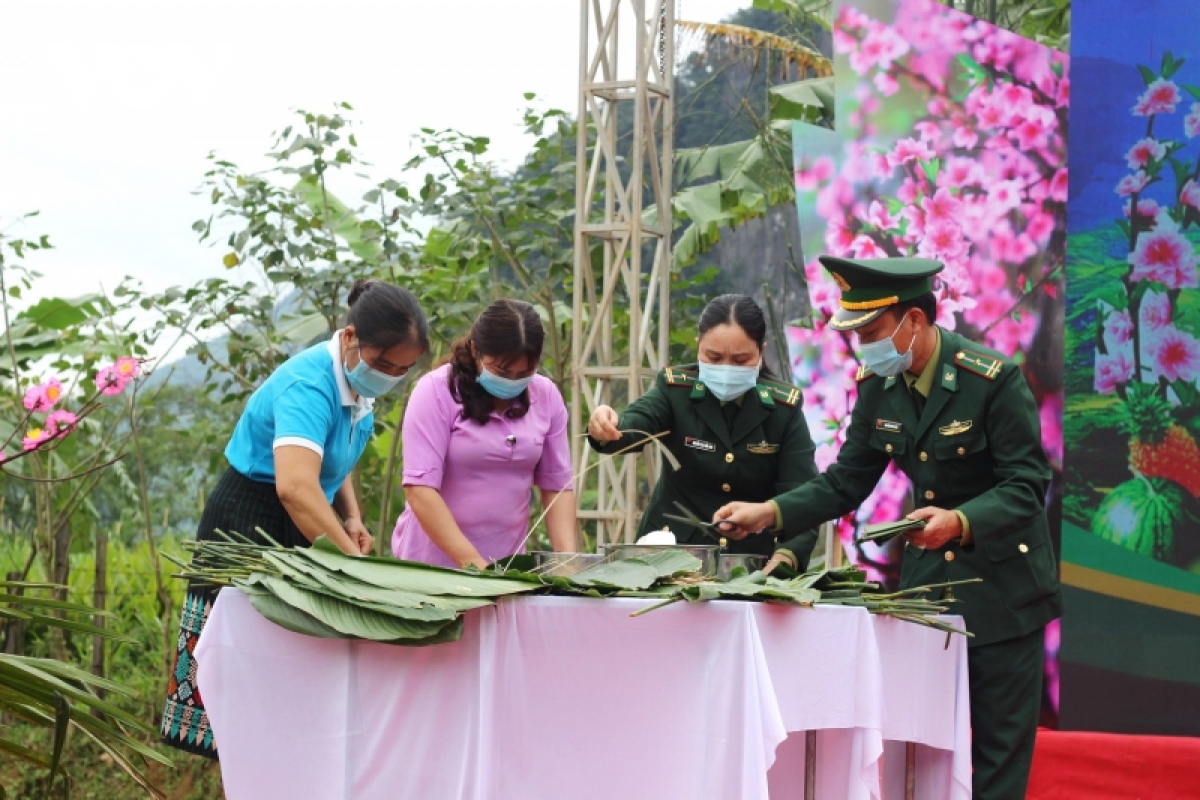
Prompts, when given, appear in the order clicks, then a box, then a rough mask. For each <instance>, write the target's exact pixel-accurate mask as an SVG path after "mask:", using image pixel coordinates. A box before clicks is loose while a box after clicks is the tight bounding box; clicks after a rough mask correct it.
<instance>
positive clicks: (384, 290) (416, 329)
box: [346, 278, 429, 351]
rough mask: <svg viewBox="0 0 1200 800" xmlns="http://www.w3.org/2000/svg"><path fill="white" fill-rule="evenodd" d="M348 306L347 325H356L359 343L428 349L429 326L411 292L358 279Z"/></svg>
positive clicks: (387, 347)
mask: <svg viewBox="0 0 1200 800" xmlns="http://www.w3.org/2000/svg"><path fill="white" fill-rule="evenodd" d="M346 303H347V304H348V305H349V306H350V310H349V311H347V312H346V325H347V326H349V325H353V326H354V335H355V336H356V337H357V338H358V341H359V343H360V344H364V345H366V346H367V347H378V348H379V349H381V350H388V349H390V348H393V347H395V346H396V345H398V344H412V345H416V346H417V347H420V348H421V350H423V351H424V350H428V349H429V323H428V322H427V321H426V320H425V312H424V311H422V310H421V304H420V303H418V302H417V298H416V297H415V296H414V295H413V293H412V292H410V291H409V290H408V289H402V288H401V287H399V286H396V285H395V284H391V283H388V282H387V281H381V280H376V279H374V278H369V279H365V280H357V281H355V282H354V285H353V286H351V287H350V296H349V297H348V298H347V299H346Z"/></svg>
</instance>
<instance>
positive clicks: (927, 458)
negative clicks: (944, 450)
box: [921, 451, 929, 461]
mask: <svg viewBox="0 0 1200 800" xmlns="http://www.w3.org/2000/svg"><path fill="white" fill-rule="evenodd" d="M921 460H922V461H928V460H929V453H926V452H924V451H922V452H921Z"/></svg>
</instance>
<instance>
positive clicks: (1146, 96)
mask: <svg viewBox="0 0 1200 800" xmlns="http://www.w3.org/2000/svg"><path fill="white" fill-rule="evenodd" d="M1179 100H1180V95H1179V87H1178V86H1176V85H1175V82H1174V81H1169V80H1167V79H1165V78H1159V79H1158V80H1156V81H1154V83H1152V84H1150V85H1149V86H1147V87H1146V91H1145V92H1144V93H1143V94H1142V96H1141V97H1139V98H1138V101H1137V105H1135V106H1134V107H1133V113H1134V115H1135V116H1138V117H1148V116H1150V115H1151V114H1173V113H1175V106H1176V105H1177V104H1178V103H1179Z"/></svg>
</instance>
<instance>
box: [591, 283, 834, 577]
mask: <svg viewBox="0 0 1200 800" xmlns="http://www.w3.org/2000/svg"><path fill="white" fill-rule="evenodd" d="M766 334H767V325H766V321H765V320H764V319H763V312H762V309H760V308H759V307H758V304H756V303H755V302H754V301H753V300H751V299H750V298H749V297H746V296H744V295H736V294H726V295H722V296H720V297H718V298H716V299H715V300H713V301H712V302H710V303H709V304H708V306H707V307H705V309H704V313H703V314H701V315H700V336H699V338H698V339H697V340H696V341H697V342H698V350H699V357H700V358H699V363H697V364H688V365H686V366H683V367H668V368H667V369H664V370H662V371H661V372H659V373H658V378H657V380H656V382H655V385H654V388H652V389H650V391H648V392H647V393H646V394H644V395H642V396H641V397H639V398H637V399H636V400H635V401H633V403H632V404H630V406H629V408H627V409H625V411H624V412H623V413H622V414H620V416H618V415H617V413H616V412H614V411H613V410H612V409H611V408H609V407H608V406H600V407H598V408H597V409H596V410H595V412H594V413H593V414H592V418H591V420H590V422H589V423H588V434H589V437H588V440H589V442H590V443H591V445H592V447H593V448H594V449H596V450H598V451H600V452H602V453H611V452H615V451H617V450H621V449H623V448H625V447H628V446H630V445H631V444H634V443H636V442H638V441H639V440H641V439H645V438H646V434H650V435H653V434H657V433H661V432H663V431H670V433H668V434H667V435H666V436H665V437H663V438H662V439H660V440H659V441H661V442H662V443H663V444H664V445H665V446H666V448H667V449H668V450H670V452H671V454H672V455H673V456H675V458H676V460H678V461H679V464H680V469H679V471H678V472H675V471H672V469H671V468H670V467H669V466H668V465H667V464H665V463H664V464H663V469H662V470H661V472H660V475H661V479H660V480H659V482H658V484H657V485H656V486H655V487H654V494H653V495H652V496H651V498H650V506H649V508H647V509H646V513H645V514H643V515H642V521H641V524H640V525H639V526H638V535H639V536H641V535H642V534H644V533H646V532H647V531H650V530H659V529H662V528H664V527H665V528H669V529H670V530H671V531H672V533H674V534H675V537H676V541H678V542H680V543H689V544H716V542H717V537H718V534H716V533H714V532H712V530H711V529H705V528H696V527H688V526H685V525H683V524H681V523H676V522H671V521H669V520H667V519H665V518H664V517H663V515H664V514H674V515H678V514H679V510H678V508H677V507H676V505H675V503H676V502H678V503H681V504H682V505H683V506H685V507H686V508H688V509H689V510H690V511H692V513H694V514H696V515H697V516H698V517H699V518H700V519H709V518H711V517H712V515H713V512H715V511H716V510H717V509H718V508H720V507H721V506H723V505H725V504H726V503H728V502H729V501H731V500H744V501H747V502H763V501H766V500H769V499H770V498H772V497H774V496H775V495H777V494H781V493H782V492H785V491H787V490H788V489H791V488H794V487H796V486H799V485H800V484H802V483H804V482H805V481H807V480H810V479H811V478H815V477H816V475H817V470H816V465H815V463H814V462H813V441H812V437H811V436H810V435H809V432H808V425H807V423H806V422H805V420H804V414H803V413H802V412H801V400H800V390H799V389H797V388H796V387H795V386H791V385H789V384H785V383H780V382H778V381H774V380H770V379H769V377H764V376H769V375H770V372H769V370H767V368H766V367H764V366H763V347H764V342H765V340H766ZM622 431H624V432H625V433H622ZM634 431H638V432H636V433H635V432H634ZM637 449H641V448H637ZM815 542H816V532H815V531H807V532H805V533H804V534H802V535H800V536H799V537H793V539H792V541H791V542H789V546H790V548H791V549H792V550H794V551H796V555H797V556H798V557H799V558H800V559H801V562H802V563H803V562H806V561H807V559H808V555H809V553H810V552H811V551H812V548H813V545H814V544H815ZM774 550H775V535H774V534H773V533H770V532H764V533H761V534H758V535H754V536H748V537H746V538H744V539H742V540H740V541H737V542H733V541H731V542H730V551H731V552H735V553H761V554H764V555H769V554H771V553H772V552H773V551H774Z"/></svg>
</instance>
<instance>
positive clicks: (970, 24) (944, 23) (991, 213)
mask: <svg viewBox="0 0 1200 800" xmlns="http://www.w3.org/2000/svg"><path fill="white" fill-rule="evenodd" d="M835 11H836V19H835V25H834V33H833V42H834V50H835V84H836V89H837V101H836V102H837V107H836V126H835V130H833V131H830V130H826V129H821V128H815V127H812V126H808V125H803V124H797V125H796V129H795V131H794V135H793V142H794V151H795V169H796V201H797V206H798V211H799V215H800V227H801V243H802V246H803V255H804V258H805V260H806V273H807V278H808V284H809V291H810V295H811V300H812V306H813V320H812V327H811V328H792V329H790V330H789V336H790V345H791V355H792V359H793V371H794V373H795V377H796V379H797V383H798V384H799V385H800V386H801V387H803V389H804V401H805V411H806V414H807V415H808V420H809V425H810V428H811V429H812V431H813V436H814V438H815V439H816V440H817V444H818V449H817V462H818V463H817V466H818V468H819V469H824V468H825V467H827V466H828V465H829V464H830V463H832V462H833V461H834V460H835V459H836V457H837V451H838V448H839V446H840V445H841V443H842V441H843V440H844V435H845V428H846V425H847V424H848V422H849V411H850V409H851V408H852V407H853V404H854V399H855V396H856V386H855V381H854V372H855V370H856V369H857V367H858V363H857V360H856V358H855V355H854V349H853V340H852V337H850V336H847V335H846V334H841V333H838V332H836V331H834V330H832V329H830V328H828V327H827V321H828V320H829V318H830V316H831V315H832V313H833V311H834V310H835V308H836V304H837V298H838V295H839V292H838V289H837V286H836V285H835V284H834V283H833V281H832V279H831V278H830V276H829V274H828V273H826V272H825V270H824V269H823V268H822V267H821V266H820V264H819V263H818V262H817V256H818V255H822V254H830V255H841V256H845V255H849V256H854V257H863V258H871V257H881V256H924V257H930V258H936V259H940V260H941V261H943V262H944V263H945V264H946V269H945V271H944V272H943V273H942V274H941V276H940V277H941V280H940V282H939V284H938V285H937V287H936V293H937V297H938V301H939V318H938V324H940V325H941V326H942V327H944V328H947V329H949V330H956V331H959V332H960V333H963V334H964V335H965V336H967V337H968V338H970V339H973V340H975V341H979V342H982V343H984V344H986V345H987V346H989V347H992V348H995V349H997V350H999V351H1001V352H1003V353H1005V354H1006V355H1009V356H1011V357H1013V358H1014V359H1015V360H1016V361H1017V362H1018V363H1020V364H1021V365H1022V367H1023V369H1024V370H1025V373H1026V377H1027V378H1028V379H1029V382H1030V385H1031V386H1032V387H1033V390H1034V393H1035V395H1036V397H1037V399H1038V402H1039V405H1040V408H1041V422H1042V434H1043V440H1044V443H1045V447H1046V451H1047V453H1048V454H1049V456H1050V458H1051V461H1052V462H1053V464H1054V468H1055V471H1056V474H1059V473H1060V472H1061V463H1062V422H1061V421H1062V344H1061V342H1062V296H1063V292H1062V286H1063V259H1064V249H1065V229H1066V211H1065V209H1066V200H1067V170H1066V141H1065V139H1066V125H1067V105H1068V99H1069V94H1070V83H1069V79H1068V77H1067V57H1066V56H1064V55H1063V54H1062V53H1059V52H1057V51H1054V50H1052V49H1049V48H1047V47H1043V46H1041V45H1038V44H1036V43H1034V42H1031V41H1029V40H1027V39H1023V38H1021V37H1019V36H1017V35H1015V34H1012V33H1009V32H1008V31H1004V30H1002V29H999V28H996V27H994V26H992V25H989V24H987V23H985V22H980V21H977V20H975V19H974V18H972V17H970V16H967V15H965V14H962V13H959V12H956V11H953V10H951V9H948V8H946V7H945V6H942V5H939V4H937V3H934V2H931V0H855V2H842V3H840V4H839V5H838V7H837V8H836V10H835ZM907 503H908V481H907V479H906V478H905V477H904V476H903V475H902V474H900V473H899V472H898V471H895V470H889V472H888V474H887V475H886V476H885V478H884V480H883V482H882V483H881V485H880V486H879V488H878V489H877V490H876V492H875V493H874V494H873V495H872V496H871V498H870V499H869V500H868V501H867V502H866V503H865V504H863V506H862V507H861V508H860V509H859V512H858V513H857V514H856V515H851V516H849V517H847V518H846V519H844V520H842V521H841V524H840V534H841V537H842V540H843V542H844V543H845V544H846V546H847V551H848V552H849V554H850V557H851V558H852V559H853V560H855V561H857V562H858V563H860V564H862V565H864V566H866V567H867V568H868V570H869V571H872V572H873V573H874V574H875V575H877V576H878V577H882V578H884V579H887V580H891V581H894V580H896V579H897V578H898V576H899V565H898V563H897V562H898V557H899V554H898V552H893V551H892V550H890V549H880V548H877V547H875V546H874V545H865V546H859V545H856V544H854V543H853V539H854V535H855V532H856V529H857V526H858V525H860V524H864V523H868V522H882V521H888V520H894V519H898V518H900V517H901V516H903V515H904V513H905V512H906V511H907ZM896 546H897V545H895V544H893V545H890V546H889V547H890V548H895V547H896Z"/></svg>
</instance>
